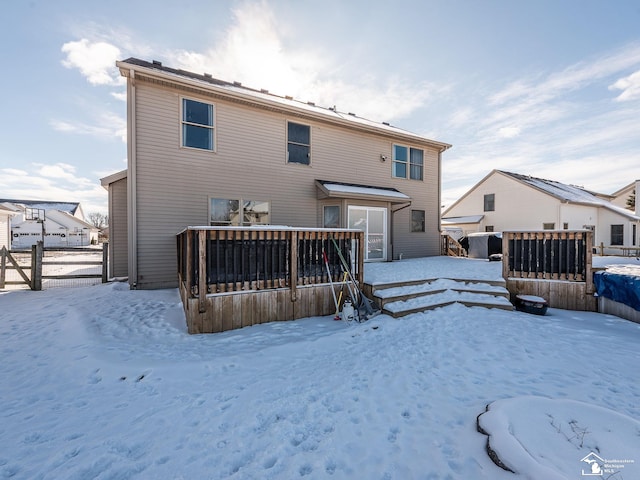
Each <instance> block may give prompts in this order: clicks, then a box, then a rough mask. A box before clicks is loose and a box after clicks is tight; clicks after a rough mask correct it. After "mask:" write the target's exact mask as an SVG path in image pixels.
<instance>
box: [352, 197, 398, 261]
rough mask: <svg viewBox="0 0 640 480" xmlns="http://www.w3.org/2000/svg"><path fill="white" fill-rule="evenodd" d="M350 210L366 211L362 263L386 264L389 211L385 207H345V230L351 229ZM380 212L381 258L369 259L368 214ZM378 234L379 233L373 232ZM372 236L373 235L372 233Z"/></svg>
mask: <svg viewBox="0 0 640 480" xmlns="http://www.w3.org/2000/svg"><path fill="white" fill-rule="evenodd" d="M352 210H364V211H366V220H365V223H366V225H365V228H364V242H365V248H364V261H365V262H386V261H387V253H388V248H387V243H388V240H389V232H388V230H389V229H388V224H387V222H388V217H389V209H388V208H386V207H368V206H364V205H348V206H347V228H352V227H351V211H352ZM372 211H373V212H382V214H383V218H382V232H381V233H382V257H381V258H369V251H370V250H369V214H370V212H372ZM375 233H376V234H379V232H375ZM372 235H373V233H372Z"/></svg>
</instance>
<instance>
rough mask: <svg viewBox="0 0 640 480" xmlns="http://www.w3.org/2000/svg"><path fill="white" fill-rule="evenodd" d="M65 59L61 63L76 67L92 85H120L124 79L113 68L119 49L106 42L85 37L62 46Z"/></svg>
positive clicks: (68, 66)
mask: <svg viewBox="0 0 640 480" xmlns="http://www.w3.org/2000/svg"><path fill="white" fill-rule="evenodd" d="M62 52H63V53H65V54H66V59H65V60H63V61H62V64H63V65H64V66H65V67H67V68H76V69H78V70H80V73H81V74H82V75H83V76H84V77H85V78H86V79H87V81H88V82H89V83H91V84H92V85H122V84H123V83H124V79H122V78H121V77H120V75H119V74H118V71H117V70H116V69H115V68H114V65H115V62H116V60H118V58H119V56H120V49H119V48H118V47H116V46H115V45H112V44H110V43H107V42H90V41H89V40H87V39H86V38H83V39H82V40H78V41H75V42H67V43H65V44H64V45H63V46H62Z"/></svg>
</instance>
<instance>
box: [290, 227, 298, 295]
mask: <svg viewBox="0 0 640 480" xmlns="http://www.w3.org/2000/svg"><path fill="white" fill-rule="evenodd" d="M289 282H290V285H289V288H290V289H291V301H292V302H295V301H296V300H298V290H297V289H298V232H297V231H295V230H292V231H291V253H290V256H289Z"/></svg>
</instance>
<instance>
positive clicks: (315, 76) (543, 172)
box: [0, 0, 640, 212]
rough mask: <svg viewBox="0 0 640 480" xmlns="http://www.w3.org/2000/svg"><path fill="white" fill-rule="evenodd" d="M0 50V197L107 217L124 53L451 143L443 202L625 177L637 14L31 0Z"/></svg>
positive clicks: (634, 165) (487, 5)
mask: <svg viewBox="0 0 640 480" xmlns="http://www.w3.org/2000/svg"><path fill="white" fill-rule="evenodd" d="M0 40H1V41H2V45H3V49H2V52H3V53H0V57H1V58H2V60H3V62H2V63H3V65H4V67H5V73H4V74H3V75H2V77H0V85H1V86H2V91H3V92H4V94H5V98H3V102H2V105H3V109H2V111H3V113H4V115H3V120H2V123H3V127H4V128H2V129H0V198H7V197H8V198H26V199H43V200H65V201H80V202H82V203H83V205H84V207H85V212H91V211H103V212H106V206H107V195H106V191H104V189H102V187H100V181H99V179H100V178H101V177H103V176H106V175H109V174H111V173H114V172H116V171H119V170H122V169H124V168H126V143H125V142H126V117H125V107H126V103H125V101H126V99H125V84H124V82H123V81H122V79H121V78H120V77H119V73H118V70H117V69H116V67H115V65H114V63H115V61H116V60H118V59H125V58H128V57H131V56H135V57H139V58H142V59H145V60H160V61H162V62H163V63H164V64H165V65H167V66H172V67H179V68H184V69H187V70H192V71H195V72H208V73H211V74H212V75H213V76H214V77H217V78H220V79H223V80H230V81H234V80H237V81H240V82H242V83H243V84H244V85H247V86H251V87H254V88H266V89H269V90H270V91H271V92H273V93H277V94H281V95H292V96H294V97H295V98H297V99H299V100H303V101H314V102H316V104H318V105H322V106H327V107H328V106H333V105H336V106H337V108H338V110H340V111H345V112H355V113H357V114H358V115H360V116H363V117H366V118H369V119H372V120H376V121H380V122H382V121H388V122H391V123H392V124H393V125H396V126H398V127H401V128H404V129H407V130H410V131H412V132H415V133H418V134H422V135H425V136H427V137H429V138H433V139H435V140H439V141H443V142H447V143H451V144H453V148H452V149H450V150H448V151H447V152H446V153H445V154H444V156H443V165H442V167H443V175H442V183H443V193H442V203H443V204H444V205H450V204H451V203H452V202H453V201H454V200H456V199H457V198H458V197H459V196H460V195H461V194H463V193H464V192H465V191H466V190H467V189H468V188H469V187H471V186H472V185H474V184H475V183H477V182H478V181H479V180H480V179H482V178H483V177H484V176H485V175H486V174H487V173H489V172H490V171H491V170H492V169H494V168H498V169H504V170H510V171H514V172H517V173H522V174H530V175H534V176H538V177H544V178H549V179H553V180H557V181H561V182H565V183H571V184H576V185H582V186H584V187H586V188H589V189H592V190H596V191H601V192H605V193H611V192H613V191H615V190H617V189H618V188H620V187H622V186H624V185H626V184H628V183H630V182H631V181H633V180H635V179H637V178H640V2H639V1H638V0H634V1H625V0H616V1H605V0H599V1H595V0H552V1H547V0H536V1H529V2H525V1H514V0H485V1H475V0H441V1H430V0H423V1H418V0H416V1H407V0H394V1H379V0H363V1H361V0H355V1H347V0H323V1H322V2H320V1H308V0H297V1H294V0H273V1H268V0H264V1H246V0H243V1H234V0H215V1H214V0H209V1H201V0H183V1H182V2H175V1H171V2H168V1H165V0H153V1H146V0H136V1H131V0H126V1H122V0H110V1H109V2H96V1H87V0H78V1H76V0H59V1H55V2H54V1H48V0H32V1H17V2H10V3H7V5H5V6H4V8H3V15H2V19H1V20H0ZM346 168H348V167H346ZM362 180H363V181H366V179H362Z"/></svg>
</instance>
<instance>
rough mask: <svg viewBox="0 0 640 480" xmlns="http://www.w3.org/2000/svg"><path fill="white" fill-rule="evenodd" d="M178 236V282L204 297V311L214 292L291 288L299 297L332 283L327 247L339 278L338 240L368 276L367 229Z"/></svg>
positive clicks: (358, 272) (193, 230) (192, 230)
mask: <svg viewBox="0 0 640 480" xmlns="http://www.w3.org/2000/svg"><path fill="white" fill-rule="evenodd" d="M177 241H178V276H179V281H180V284H181V286H182V288H183V289H184V291H185V292H187V293H188V295H190V296H191V297H192V298H198V299H199V300H200V301H199V304H200V311H203V309H205V308H206V306H205V298H206V296H207V295H208V294H213V293H225V292H239V291H251V290H255V291H258V290H268V289H277V288H289V289H290V290H291V300H292V301H295V300H296V289H297V287H299V286H303V285H314V284H322V283H328V282H329V276H328V274H327V268H326V265H325V263H324V258H323V253H322V252H323V251H325V252H326V254H327V258H328V263H329V272H330V273H331V279H332V281H334V282H340V281H341V280H342V279H343V270H342V267H341V262H340V257H339V255H338V250H337V249H336V246H335V245H336V244H337V245H338V247H339V250H340V252H341V253H342V255H343V257H344V258H345V259H347V261H348V262H350V267H351V272H352V274H353V276H354V278H355V279H356V281H358V282H359V283H360V284H362V280H363V273H364V269H363V262H364V233H363V232H362V231H359V230H336V229H295V228H277V227H273V228H271V227H188V228H186V229H185V230H183V231H182V232H180V233H179V234H178V237H177ZM334 241H335V243H334Z"/></svg>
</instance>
